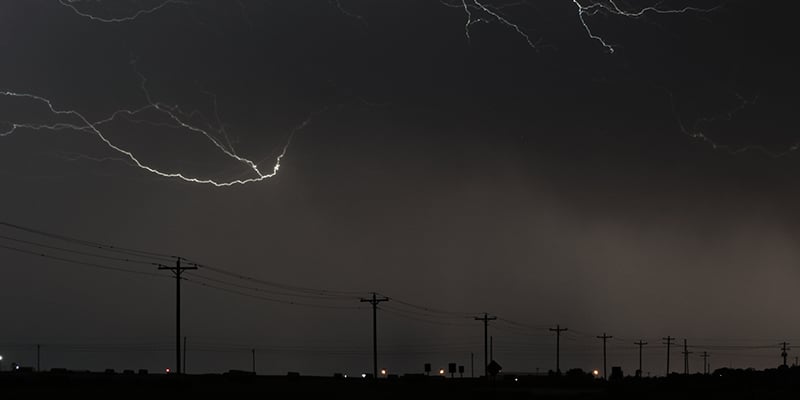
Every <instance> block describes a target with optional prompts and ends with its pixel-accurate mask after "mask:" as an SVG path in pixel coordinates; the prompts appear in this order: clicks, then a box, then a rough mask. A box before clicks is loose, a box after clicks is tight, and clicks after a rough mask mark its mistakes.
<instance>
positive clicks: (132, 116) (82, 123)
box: [0, 74, 325, 187]
mask: <svg viewBox="0 0 800 400" xmlns="http://www.w3.org/2000/svg"><path fill="white" fill-rule="evenodd" d="M139 76H140V77H141V88H142V91H143V92H144V94H145V98H146V99H147V102H148V104H147V105H145V106H142V107H140V108H138V109H121V110H117V111H115V112H114V113H112V114H111V115H110V116H108V117H107V118H105V119H102V120H99V121H94V122H91V121H89V119H88V118H86V117H85V116H84V115H83V114H81V113H80V112H78V111H76V110H68V109H66V110H65V109H59V108H57V107H56V106H55V105H54V104H53V102H52V101H51V100H50V99H47V98H44V97H41V96H38V95H35V94H30V93H17V92H11V91H0V96H2V97H9V98H15V99H23V100H31V101H34V102H38V103H40V104H43V105H45V106H46V108H47V110H48V111H49V112H50V114H51V115H52V116H54V117H58V118H61V119H67V120H66V121H61V122H54V123H36V122H19V121H6V122H5V125H7V126H8V128H7V129H5V130H0V137H5V136H9V135H11V134H13V133H16V132H18V131H20V130H22V129H27V130H35V131H40V130H49V131H62V130H73V131H81V132H86V133H90V134H93V135H95V136H96V137H97V138H98V139H100V141H101V142H102V143H103V144H105V145H106V146H107V147H108V148H109V149H111V150H113V151H114V152H116V153H119V154H121V155H122V156H124V159H125V160H126V161H130V162H131V163H133V165H134V166H136V167H138V168H140V169H143V170H145V171H147V172H150V173H152V174H156V175H158V176H161V177H164V178H172V179H179V180H182V181H185V182H190V183H198V184H206V185H212V186H216V187H227V186H234V185H244V184H248V183H254V182H261V181H264V180H266V179H269V178H272V177H274V176H276V175H277V174H278V171H279V170H280V168H281V161H282V160H283V157H284V156H285V155H286V152H287V151H288V149H289V145H290V144H291V141H292V138H293V137H294V135H295V133H296V132H298V131H300V130H302V129H304V128H305V127H306V126H307V125H308V124H310V123H311V119H312V117H313V116H315V115H317V114H319V113H321V112H323V111H325V110H324V109H323V110H321V111H319V112H316V113H312V114H311V115H310V116H309V117H308V118H307V119H306V120H304V121H303V122H302V123H300V124H298V125H297V126H295V127H294V128H293V129H292V130H291V131H290V133H289V135H288V138H287V140H286V143H285V144H284V146H283V148H282V150H281V152H280V154H279V155H278V156H277V157H276V158H275V163H274V164H273V165H272V166H271V168H270V169H269V170H268V171H267V172H262V170H261V168H260V167H259V163H256V162H254V161H252V160H250V159H247V158H245V157H242V156H239V155H238V154H236V152H235V151H234V150H233V147H232V146H230V144H229V147H226V146H225V145H223V144H222V143H221V142H220V141H219V140H217V139H216V138H215V137H214V136H213V135H212V134H211V133H210V132H209V131H207V130H206V129H203V128H201V127H198V126H195V125H192V124H190V123H189V119H190V117H191V116H192V115H196V114H197V112H196V111H195V112H192V113H188V114H187V113H184V112H182V111H181V110H180V108H178V107H177V106H168V105H166V104H164V103H160V102H156V101H153V99H152V97H151V96H150V93H149V91H148V90H147V87H146V83H147V80H146V79H145V78H144V76H142V75H141V74H139ZM147 111H152V112H155V113H158V114H161V115H162V116H163V117H164V118H165V119H166V120H167V121H168V122H160V121H152V120H145V119H139V118H138V117H137V116H139V115H141V114H143V113H145V112H147ZM215 113H216V101H215ZM217 117H218V116H217ZM118 118H125V119H126V120H128V121H130V122H134V123H145V124H150V125H156V126H163V127H169V128H175V129H183V130H187V131H189V132H192V133H196V134H199V135H202V136H203V137H204V138H206V139H207V140H208V141H209V142H211V143H212V144H213V145H214V146H215V147H216V148H217V149H219V150H220V151H221V152H222V153H223V154H224V155H225V156H227V157H228V158H231V159H233V160H235V161H237V162H239V163H241V164H243V165H245V166H246V167H247V168H248V169H249V170H250V171H251V172H252V173H253V174H254V175H255V176H254V177H251V178H247V179H234V180H227V181H217V180H213V179H205V178H198V177H193V176H188V175H186V174H183V173H180V172H167V171H162V170H159V169H157V168H156V167H154V166H151V165H148V164H145V163H144V162H142V161H140V160H139V159H138V158H137V157H136V156H135V155H134V154H133V153H132V152H131V151H129V150H126V149H124V148H122V147H120V146H118V145H116V144H115V143H113V142H112V141H111V140H110V139H109V138H108V136H107V134H104V133H103V130H102V129H103V125H105V124H108V123H110V122H112V121H115V120H117V119H118ZM69 119H72V122H70V121H69ZM220 129H221V131H222V132H224V127H222V128H220Z"/></svg>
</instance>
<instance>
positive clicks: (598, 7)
mask: <svg viewBox="0 0 800 400" xmlns="http://www.w3.org/2000/svg"><path fill="white" fill-rule="evenodd" d="M572 2H573V3H574V4H575V6H576V7H577V8H578V19H579V20H580V22H581V25H583V28H584V29H585V30H586V34H587V35H588V36H589V38H590V39H593V40H596V41H598V42H599V43H600V44H601V45H602V46H603V47H604V48H606V50H608V52H609V53H613V52H614V51H615V48H614V46H613V45H611V44H609V43H608V41H606V39H604V38H603V37H602V36H600V35H597V34H596V33H594V31H592V28H591V27H590V26H589V23H588V22H586V17H587V16H594V15H597V14H600V13H605V14H608V15H617V16H620V17H625V18H632V19H638V18H642V17H644V16H645V15H647V14H686V13H690V12H694V13H710V12H713V11H716V10H718V9H719V8H720V7H721V6H715V7H712V8H699V7H690V6H687V7H683V8H674V9H672V8H666V9H662V8H658V7H655V6H649V7H644V8H640V9H639V10H635V11H627V10H624V9H622V8H621V7H620V6H619V5H617V3H616V2H615V1H614V0H608V3H603V2H595V3H590V4H588V5H585V6H584V5H582V4H581V3H580V1H579V0H572Z"/></svg>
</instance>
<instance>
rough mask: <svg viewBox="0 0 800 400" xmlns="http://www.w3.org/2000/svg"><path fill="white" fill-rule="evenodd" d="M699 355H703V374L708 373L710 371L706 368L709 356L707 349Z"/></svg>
mask: <svg viewBox="0 0 800 400" xmlns="http://www.w3.org/2000/svg"><path fill="white" fill-rule="evenodd" d="M700 357H703V374H705V375H708V373H709V372H711V371H710V369H709V368H708V357H711V355H710V354H708V352H707V351H704V352H703V355H702V356H700Z"/></svg>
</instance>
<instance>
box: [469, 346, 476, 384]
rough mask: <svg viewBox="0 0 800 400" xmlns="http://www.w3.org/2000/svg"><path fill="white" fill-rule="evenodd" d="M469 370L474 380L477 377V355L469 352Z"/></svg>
mask: <svg viewBox="0 0 800 400" xmlns="http://www.w3.org/2000/svg"><path fill="white" fill-rule="evenodd" d="M469 369H470V376H471V377H472V378H474V377H475V353H473V352H469Z"/></svg>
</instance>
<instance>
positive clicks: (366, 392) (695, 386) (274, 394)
mask: <svg viewBox="0 0 800 400" xmlns="http://www.w3.org/2000/svg"><path fill="white" fill-rule="evenodd" d="M799 378H800V369H798V368H792V369H786V370H782V371H778V370H772V371H767V372H757V371H741V370H738V371H730V370H719V371H717V372H716V373H715V374H714V375H705V376H704V375H699V374H698V375H691V376H682V375H673V376H671V377H670V378H668V379H664V378H653V379H650V378H645V379H635V378H625V379H622V380H619V381H616V382H614V381H612V382H603V381H600V380H593V379H585V378H578V379H572V378H554V377H528V376H520V377H518V380H516V381H515V377H514V376H501V377H498V378H497V379H495V380H493V381H491V380H490V381H485V380H483V379H469V378H463V379H459V378H455V379H446V378H441V377H425V376H416V375H415V376H408V375H407V376H401V377H396V378H390V379H379V380H370V379H361V378H331V377H306V376H254V375H251V374H247V373H227V374H209V375H185V376H176V375H163V374H131V373H128V374H124V373H93V372H66V371H57V372H41V373H35V372H14V373H11V372H5V373H3V374H2V375H0V390H2V393H3V396H4V398H20V397H29V396H47V397H55V396H59V397H66V396H69V397H72V396H78V397H79V398H81V397H87V396H89V397H91V396H98V397H99V396H102V397H110V398H121V397H124V398H133V397H135V398H142V397H144V396H164V395H191V396H203V398H205V396H208V395H210V396H212V397H213V398H217V397H224V398H232V397H241V396H247V397H257V398H311V399H319V398H326V397H329V398H348V399H411V398H414V397H420V398H447V399H479V398H498V399H617V398H624V399H643V398H646V399H684V398H705V399H717V398H724V399H765V398H767V399H773V398H774V399H777V398H787V399H788V398H798V395H799V394H800V379H799ZM11 396H16V397H11Z"/></svg>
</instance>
